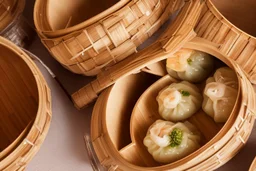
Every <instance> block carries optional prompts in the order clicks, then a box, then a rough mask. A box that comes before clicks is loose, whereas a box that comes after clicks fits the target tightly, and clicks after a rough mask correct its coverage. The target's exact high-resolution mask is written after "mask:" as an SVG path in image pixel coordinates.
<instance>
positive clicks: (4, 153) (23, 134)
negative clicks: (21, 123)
mask: <svg viewBox="0 0 256 171" xmlns="http://www.w3.org/2000/svg"><path fill="white" fill-rule="evenodd" d="M31 126H32V122H30V123H29V124H28V125H27V126H26V128H25V129H24V130H23V131H22V132H21V134H20V135H19V136H18V137H17V138H16V139H15V140H14V141H13V142H12V143H11V144H9V145H8V147H6V148H5V149H4V150H3V151H1V152H0V161H1V159H2V158H4V157H5V156H7V155H8V154H10V153H11V152H12V151H13V150H14V149H15V148H16V146H18V145H19V143H21V141H23V138H24V137H26V135H27V133H28V130H29V129H30V128H31Z"/></svg>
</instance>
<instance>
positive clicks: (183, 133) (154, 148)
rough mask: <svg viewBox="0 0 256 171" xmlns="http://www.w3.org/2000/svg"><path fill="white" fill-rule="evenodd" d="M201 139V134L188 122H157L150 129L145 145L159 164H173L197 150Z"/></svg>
mask: <svg viewBox="0 0 256 171" xmlns="http://www.w3.org/2000/svg"><path fill="white" fill-rule="evenodd" d="M200 139H201V138H200V133H199V132H198V131H197V129H196V127H195V126H193V125H192V124H191V123H190V122H188V121H186V122H184V123H181V122H178V123H176V124H175V123H172V122H169V121H163V120H157V121H156V122H155V123H153V124H152V125H151V126H150V127H149V129H148V132H147V135H146V137H145V138H144V141H143V143H144V145H145V146H146V147H147V149H148V152H149V153H150V154H151V155H152V156H153V158H154V159H155V160H156V161H157V162H160V163H171V162H174V161H176V160H179V159H181V158H183V157H185V156H187V155H189V154H190V153H192V152H194V151H195V150H197V149H198V148H199V147H200V144H199V143H200Z"/></svg>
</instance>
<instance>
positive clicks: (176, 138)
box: [170, 128, 183, 147]
mask: <svg viewBox="0 0 256 171" xmlns="http://www.w3.org/2000/svg"><path fill="white" fill-rule="evenodd" d="M182 137H183V132H182V130H181V129H179V128H174V129H173V131H172V132H171V134H170V146H171V147H176V146H179V145H180V144H181V142H182Z"/></svg>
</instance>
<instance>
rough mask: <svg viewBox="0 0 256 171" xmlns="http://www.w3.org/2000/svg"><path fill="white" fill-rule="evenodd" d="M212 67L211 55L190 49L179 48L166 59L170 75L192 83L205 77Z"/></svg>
mask: <svg viewBox="0 0 256 171" xmlns="http://www.w3.org/2000/svg"><path fill="white" fill-rule="evenodd" d="M213 68H214V60H213V57H212V56H211V55H209V54H207V53H204V52H201V51H197V50H191V49H181V50H180V51H178V52H176V53H175V54H174V55H173V56H172V57H170V58H168V59H167V61H166V69H167V72H168V74H169V75H170V76H172V77H174V78H177V79H181V80H185V81H189V82H193V83H198V82H201V81H203V80H204V79H206V78H207V77H208V76H209V75H210V74H211V72H212V71H213Z"/></svg>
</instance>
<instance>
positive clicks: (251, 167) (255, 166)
mask: <svg viewBox="0 0 256 171" xmlns="http://www.w3.org/2000/svg"><path fill="white" fill-rule="evenodd" d="M255 169H256V157H255V158H254V159H253V161H252V163H251V166H250V168H249V171H254V170H255Z"/></svg>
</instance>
